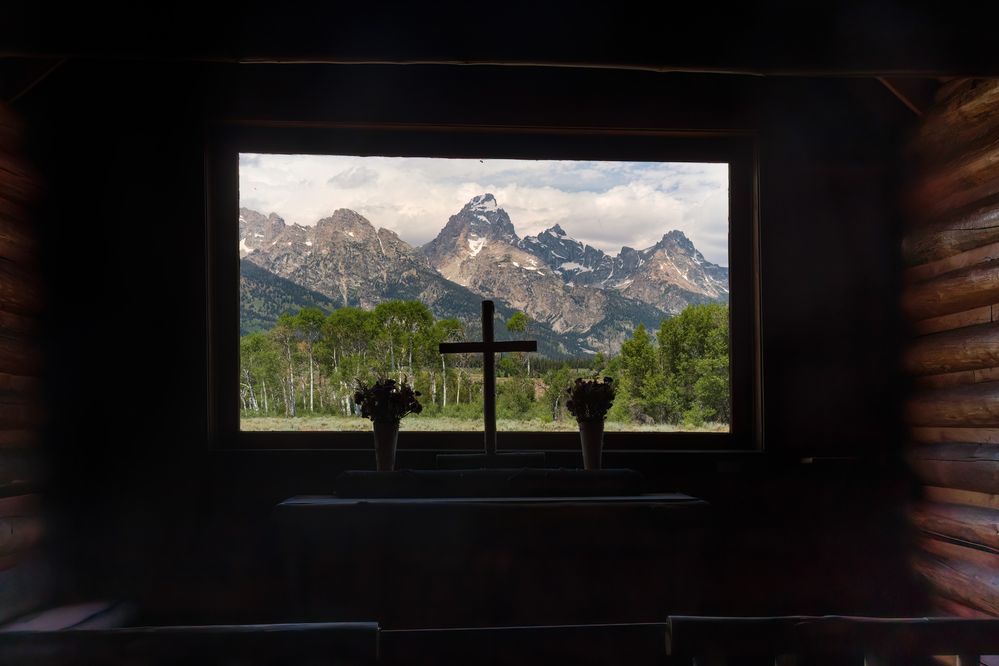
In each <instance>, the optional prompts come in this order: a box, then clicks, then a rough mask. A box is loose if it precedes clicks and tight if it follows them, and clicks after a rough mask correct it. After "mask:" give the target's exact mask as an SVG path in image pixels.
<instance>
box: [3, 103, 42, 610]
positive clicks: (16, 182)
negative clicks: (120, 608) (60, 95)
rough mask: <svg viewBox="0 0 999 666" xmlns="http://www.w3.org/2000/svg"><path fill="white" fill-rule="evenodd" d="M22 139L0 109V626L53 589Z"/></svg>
mask: <svg viewBox="0 0 999 666" xmlns="http://www.w3.org/2000/svg"><path fill="white" fill-rule="evenodd" d="M23 134H24V131H23V128H22V127H21V126H20V124H19V123H18V121H17V120H16V118H15V116H14V115H13V113H11V112H10V111H9V109H7V108H5V107H4V105H3V104H0V623H3V622H5V621H7V620H9V619H11V618H13V617H15V616H18V615H21V614H23V613H25V612H28V611H31V610H34V609H35V608H37V607H38V606H40V605H42V604H43V603H44V602H45V601H46V598H47V596H48V590H49V589H50V587H51V578H50V576H49V575H48V569H47V565H46V564H45V562H46V558H44V557H42V551H41V546H42V542H43V537H44V534H45V523H44V521H43V520H42V516H41V506H40V505H41V502H40V495H39V493H38V489H39V483H40V482H41V478H40V476H41V469H40V466H39V464H38V462H37V460H38V458H39V446H40V441H39V440H40V425H41V423H42V393H41V386H40V385H41V372H42V367H41V354H40V344H39V317H40V315H41V310H42V295H41V291H42V290H41V279H40V277H39V270H38V266H37V259H38V257H37V247H36V241H35V234H34V233H33V231H34V228H33V226H32V222H31V216H30V211H31V206H32V203H33V200H34V199H35V198H36V196H37V194H38V186H37V184H36V178H35V176H34V175H33V174H32V172H31V171H30V169H29V168H28V167H27V165H26V163H25V161H24V159H23V157H22V154H23V140H22V138H23Z"/></svg>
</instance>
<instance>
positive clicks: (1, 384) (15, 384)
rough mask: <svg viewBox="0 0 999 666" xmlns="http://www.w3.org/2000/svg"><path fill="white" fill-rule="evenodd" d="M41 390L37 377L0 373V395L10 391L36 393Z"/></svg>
mask: <svg viewBox="0 0 999 666" xmlns="http://www.w3.org/2000/svg"><path fill="white" fill-rule="evenodd" d="M41 389H42V382H41V380H40V379H39V378H38V377H32V376H30V375H12V374H9V373H5V372H0V393H2V392H6V391H10V392H16V393H37V392H39V391H41Z"/></svg>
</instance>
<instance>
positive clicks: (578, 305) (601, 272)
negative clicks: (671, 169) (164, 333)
mask: <svg viewBox="0 0 999 666" xmlns="http://www.w3.org/2000/svg"><path fill="white" fill-rule="evenodd" d="M567 226H568V225H567ZM239 253H240V259H241V262H240V264H241V269H240V314H241V319H240V322H241V329H242V331H243V332H244V333H245V332H249V331H251V330H259V329H262V328H267V327H269V326H271V325H272V324H273V323H274V321H275V320H276V319H277V316H278V315H279V314H280V313H281V312H283V311H287V310H294V309H297V308H299V307H305V306H314V307H320V308H323V309H324V310H330V309H332V308H335V307H341V306H344V305H350V306H356V307H362V308H365V309H370V308H373V307H374V306H375V305H377V304H378V303H379V302H381V301H384V300H388V299H393V298H400V299H407V300H413V299H416V300H420V301H421V302H423V303H425V304H426V305H427V307H429V308H430V310H431V311H432V312H433V313H434V315H435V316H437V317H439V318H440V317H457V318H459V319H461V320H463V321H465V322H466V323H467V324H468V329H469V333H470V334H472V333H473V332H475V333H477V331H478V330H479V327H478V319H479V310H480V305H479V304H480V301H481V300H482V299H483V298H491V299H493V300H494V301H496V304H497V312H498V314H499V316H500V317H502V318H503V319H506V318H508V317H509V316H510V315H512V314H513V312H515V311H518V310H520V311H523V312H524V313H526V314H527V315H528V316H529V317H530V318H531V319H532V321H533V322H534V323H533V324H532V325H531V328H530V329H529V331H528V333H529V335H530V336H531V337H534V338H537V339H538V344H539V351H540V352H541V353H542V354H545V355H548V356H579V355H584V354H592V353H595V352H597V351H602V352H604V353H614V352H616V351H617V349H618V348H619V347H620V345H621V342H623V341H624V340H625V339H626V338H627V337H628V336H629V335H630V334H631V332H632V331H633V330H634V328H635V327H636V326H637V325H638V324H640V323H641V324H645V325H646V327H648V328H657V327H658V326H659V323H660V321H662V319H664V318H667V317H669V316H672V315H675V314H677V313H679V312H680V311H681V310H683V308H685V307H686V306H687V305H689V304H692V303H707V302H726V301H727V300H728V269H727V268H725V267H723V266H718V265H716V264H712V263H710V262H708V261H707V260H705V259H704V257H703V256H702V255H701V253H700V252H699V251H698V250H697V249H696V248H695V247H694V245H693V243H691V241H690V240H689V239H688V238H687V237H686V236H685V235H684V234H683V233H682V232H680V231H676V230H674V231H670V232H668V233H666V234H665V235H663V237H662V239H661V240H660V241H659V242H658V243H656V244H655V245H653V246H652V247H648V248H646V249H644V250H635V249H633V248H630V247H623V248H621V251H620V253H618V254H617V255H609V254H607V253H605V252H603V251H601V250H599V249H597V248H594V247H592V246H590V245H586V244H584V243H581V242H580V241H578V240H575V239H574V238H572V237H571V236H569V235H568V234H567V233H566V232H565V230H564V229H563V228H562V227H561V226H560V225H555V226H553V227H551V228H549V229H546V230H545V231H543V232H541V233H540V234H538V235H536V236H527V237H525V238H520V237H518V236H517V233H516V230H515V229H514V225H513V223H512V221H511V220H510V216H509V215H508V214H507V212H506V211H505V210H503V209H502V208H500V207H499V204H498V203H497V201H496V198H495V197H494V196H493V195H492V194H481V195H479V196H476V197H473V198H472V199H471V200H470V201H469V202H468V203H466V204H465V205H464V206H463V207H462V209H461V210H460V211H458V212H457V213H455V214H454V215H452V216H451V217H450V218H449V219H448V220H447V222H446V223H445V224H444V226H443V228H442V229H441V231H440V233H438V235H437V237H436V238H434V239H433V240H432V241H430V242H429V243H427V244H426V245H424V246H422V247H415V246H413V245H410V244H409V243H407V242H405V241H404V240H402V239H401V238H399V236H398V235H397V234H396V233H395V232H393V231H390V230H388V229H376V228H375V226H374V225H373V224H372V223H371V222H369V221H368V220H367V219H365V218H364V217H363V216H361V215H359V214H358V213H356V212H354V211H352V210H349V209H345V208H340V209H337V210H335V211H333V213H332V214H331V215H330V216H329V217H325V218H323V219H321V220H319V221H318V222H317V223H316V224H315V225H314V226H303V225H300V224H292V225H289V224H287V223H286V222H285V221H284V220H283V219H282V218H281V217H279V216H278V215H276V214H275V213H271V214H269V215H263V214H262V213H259V212H257V211H253V210H250V209H248V208H240V210H239ZM503 330H504V329H503V326H502V325H500V326H497V334H498V335H497V337H501V336H500V335H499V334H500V332H501V331H503Z"/></svg>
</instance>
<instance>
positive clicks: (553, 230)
mask: <svg viewBox="0 0 999 666" xmlns="http://www.w3.org/2000/svg"><path fill="white" fill-rule="evenodd" d="M541 233H545V234H548V235H550V236H558V237H560V238H566V237H568V235H569V234H567V233H565V229H563V228H562V225H559V224H556V225H555V226H553V227H549V228H547V229H545V230H544V231H543V232H541Z"/></svg>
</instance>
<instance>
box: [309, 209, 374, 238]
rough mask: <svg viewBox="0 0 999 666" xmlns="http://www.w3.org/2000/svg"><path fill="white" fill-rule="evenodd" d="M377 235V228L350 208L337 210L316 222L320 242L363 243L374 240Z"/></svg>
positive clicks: (317, 236)
mask: <svg viewBox="0 0 999 666" xmlns="http://www.w3.org/2000/svg"><path fill="white" fill-rule="evenodd" d="M376 233H377V232H376V230H375V226H374V225H373V224H371V222H369V221H368V219H367V218H366V217H364V216H363V215H361V214H360V213H357V212H356V211H353V210H350V209H349V208H337V209H336V210H335V211H333V214H332V215H330V216H329V217H324V218H323V219H321V220H319V221H318V222H316V239H317V240H319V241H325V242H333V243H336V242H344V241H361V240H367V239H369V238H374V237H375V235H376Z"/></svg>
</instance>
